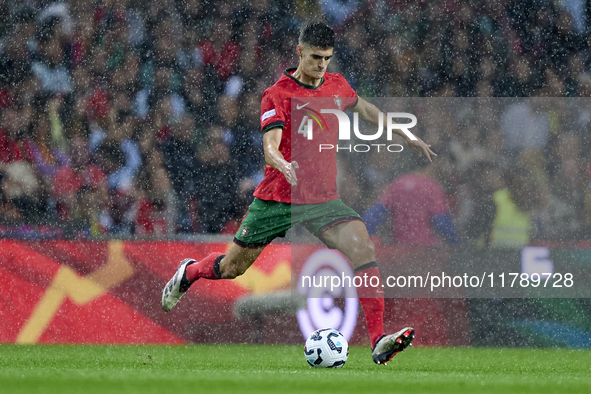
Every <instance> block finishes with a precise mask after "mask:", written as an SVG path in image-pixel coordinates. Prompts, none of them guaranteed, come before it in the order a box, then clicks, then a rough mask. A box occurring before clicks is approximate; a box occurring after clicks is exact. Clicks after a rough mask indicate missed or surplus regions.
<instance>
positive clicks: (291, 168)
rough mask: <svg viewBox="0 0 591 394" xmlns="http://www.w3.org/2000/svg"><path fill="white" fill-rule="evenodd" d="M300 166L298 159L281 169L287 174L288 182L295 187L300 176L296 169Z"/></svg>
mask: <svg viewBox="0 0 591 394" xmlns="http://www.w3.org/2000/svg"><path fill="white" fill-rule="evenodd" d="M298 168H300V166H299V165H298V162H297V161H292V162H291V163H287V164H286V165H285V167H284V170H283V171H281V172H282V173H283V175H284V176H285V179H286V180H287V182H288V183H289V184H290V185H291V186H292V187H293V186H296V185H297V184H298V177H297V176H296V173H295V170H297V169H298Z"/></svg>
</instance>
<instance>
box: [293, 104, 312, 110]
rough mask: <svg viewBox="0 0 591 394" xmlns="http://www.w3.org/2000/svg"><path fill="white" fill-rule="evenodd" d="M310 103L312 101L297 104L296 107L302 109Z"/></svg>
mask: <svg viewBox="0 0 591 394" xmlns="http://www.w3.org/2000/svg"><path fill="white" fill-rule="evenodd" d="M308 104H310V103H306V104H304V105H297V104H296V108H297V109H302V108H304V107H305V106H306V105H308Z"/></svg>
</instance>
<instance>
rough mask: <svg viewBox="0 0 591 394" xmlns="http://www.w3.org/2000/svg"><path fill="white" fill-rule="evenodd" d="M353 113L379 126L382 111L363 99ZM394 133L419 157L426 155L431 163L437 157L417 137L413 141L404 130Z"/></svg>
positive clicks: (429, 146) (394, 130) (428, 146)
mask: <svg viewBox="0 0 591 394" xmlns="http://www.w3.org/2000/svg"><path fill="white" fill-rule="evenodd" d="M351 111H353V112H357V113H358V114H359V118H360V119H361V120H363V121H366V122H369V123H371V124H372V125H374V126H378V125H379V121H380V118H379V117H380V113H381V111H380V110H379V109H378V107H376V106H375V105H373V104H372V103H370V102H368V101H366V100H364V99H362V98H361V97H358V99H357V105H356V106H355V107H353V108H351ZM392 131H393V132H394V133H396V134H398V135H399V136H401V137H402V138H404V139H405V140H406V143H407V145H408V146H410V147H411V148H412V149H413V150H414V151H415V152H416V153H417V154H418V155H419V156H422V155H425V156H426V157H427V159H429V161H433V160H431V156H432V155H433V156H437V155H436V154H435V152H433V151H432V150H431V145H429V144H427V143H425V142H424V141H423V140H421V139H420V138H418V137H416V136H415V138H416V140H411V139H410V138H409V137H408V136H407V135H406V134H405V133H404V132H403V131H402V130H399V129H393V130H392ZM407 131H408V130H407Z"/></svg>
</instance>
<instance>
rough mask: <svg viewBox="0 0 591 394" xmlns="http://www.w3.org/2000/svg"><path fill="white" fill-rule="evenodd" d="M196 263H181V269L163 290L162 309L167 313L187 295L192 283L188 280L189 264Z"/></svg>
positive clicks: (188, 260)
mask: <svg viewBox="0 0 591 394" xmlns="http://www.w3.org/2000/svg"><path fill="white" fill-rule="evenodd" d="M193 263H196V261H195V260H193V259H184V260H183V261H181V264H180V265H179V268H177V270H176V272H175V274H174V275H173V276H172V278H171V279H170V280H169V281H168V283H167V284H166V286H164V289H162V301H161V305H162V309H164V311H165V312H170V311H171V310H172V309H173V308H174V307H175V306H176V304H177V303H178V302H179V301H180V300H181V297H182V296H184V295H185V293H186V292H187V290H189V287H190V286H191V283H189V281H188V280H187V275H186V271H187V266H188V265H189V264H193Z"/></svg>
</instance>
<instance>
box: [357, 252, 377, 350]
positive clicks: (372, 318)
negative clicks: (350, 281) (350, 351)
mask: <svg viewBox="0 0 591 394" xmlns="http://www.w3.org/2000/svg"><path fill="white" fill-rule="evenodd" d="M355 277H360V278H361V280H362V282H361V283H362V286H360V287H357V296H358V297H359V303H360V304H361V308H362V309H363V314H364V315H365V323H366V325H367V331H368V333H369V340H370V343H371V347H372V349H373V347H374V345H375V343H376V342H377V340H378V339H379V338H380V337H381V336H382V335H384V288H383V286H382V280H381V278H380V270H379V269H378V265H377V264H376V262H375V261H373V262H371V263H367V264H365V265H362V266H361V267H358V268H357V269H355ZM372 277H377V278H378V281H376V279H373V280H371V278H372ZM356 283H359V279H358V280H357V282H356ZM376 284H377V286H376V287H372V285H376Z"/></svg>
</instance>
